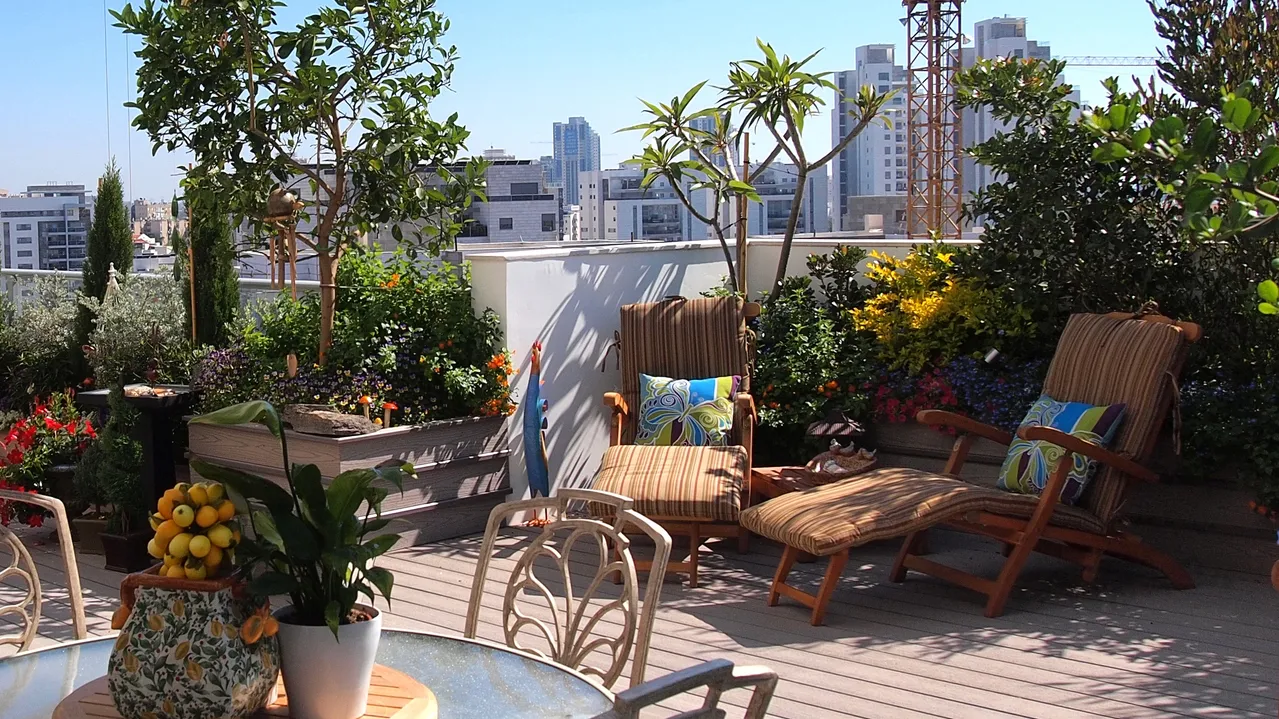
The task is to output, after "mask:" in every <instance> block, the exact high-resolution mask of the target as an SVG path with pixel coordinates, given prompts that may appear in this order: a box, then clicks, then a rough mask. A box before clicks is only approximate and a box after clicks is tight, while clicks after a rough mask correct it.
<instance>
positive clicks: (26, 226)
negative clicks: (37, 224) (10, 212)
mask: <svg viewBox="0 0 1279 719" xmlns="http://www.w3.org/2000/svg"><path fill="white" fill-rule="evenodd" d="M13 229H15V230H29V229H31V223H30V222H27V223H24V224H20V225H17V226H16V227H14V228H13Z"/></svg>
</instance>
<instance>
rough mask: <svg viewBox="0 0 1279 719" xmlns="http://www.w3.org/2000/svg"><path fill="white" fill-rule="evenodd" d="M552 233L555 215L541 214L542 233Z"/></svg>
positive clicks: (552, 213) (549, 213) (550, 213)
mask: <svg viewBox="0 0 1279 719" xmlns="http://www.w3.org/2000/svg"><path fill="white" fill-rule="evenodd" d="M554 231H555V213H554V212H543V213H542V232H554Z"/></svg>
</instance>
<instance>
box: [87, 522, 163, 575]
mask: <svg viewBox="0 0 1279 719" xmlns="http://www.w3.org/2000/svg"><path fill="white" fill-rule="evenodd" d="M99 536H100V537H101V538H102V553H103V554H105V555H106V568H107V569H109V570H111V571H113V572H124V573H126V574H128V573H130V572H140V571H142V570H144V569H146V568H147V567H149V566H151V564H152V563H153V562H154V561H155V559H154V558H153V557H152V556H151V555H150V554H147V542H149V541H151V538H152V537H154V536H155V534H154V533H152V532H145V531H143V532H132V533H130V534H109V533H107V532H103V533H102V534H101V535H99Z"/></svg>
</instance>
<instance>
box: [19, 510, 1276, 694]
mask: <svg viewBox="0 0 1279 719" xmlns="http://www.w3.org/2000/svg"><path fill="white" fill-rule="evenodd" d="M511 534H512V536H510V537H508V538H506V539H504V540H502V541H501V542H500V543H499V546H498V552H497V558H496V559H495V561H494V563H493V569H492V570H491V572H490V575H489V578H488V580H487V581H486V583H485V586H484V595H483V596H484V599H483V607H484V608H483V610H482V611H481V614H480V625H479V634H480V636H481V637H484V638H486V639H491V640H495V641H501V640H502V634H503V630H502V626H501V614H500V606H501V602H502V590H503V588H504V586H505V585H504V582H505V579H506V576H507V574H508V573H509V572H510V569H511V567H512V566H513V560H512V559H511V554H512V548H513V547H514V545H515V544H516V543H517V542H518V541H519V540H520V539H521V535H520V533H519V532H518V531H513V532H512V533H511ZM936 534H937V536H936V537H935V541H934V545H935V549H936V550H937V551H938V555H939V558H940V559H941V561H945V562H947V563H950V564H955V565H957V566H960V567H961V568H964V569H967V570H970V571H972V570H980V571H984V572H987V573H993V572H995V571H997V569H998V566H999V561H1000V559H1001V558H1000V557H999V555H998V553H997V552H996V551H995V550H994V548H993V547H992V545H989V544H983V543H982V542H981V541H980V540H977V539H975V538H972V537H968V536H965V535H960V534H957V533H951V532H938V533H936ZM40 536H43V537H45V538H44V539H43V541H42V540H41V539H40V538H39V537H40ZM30 546H31V549H32V550H33V551H32V555H33V557H34V559H35V561H36V564H37V566H38V569H39V572H40V576H41V580H42V585H43V590H44V592H45V595H46V605H45V610H44V619H43V621H42V623H41V627H40V634H41V636H40V639H39V640H38V641H37V646H46V645H48V644H50V643H54V642H59V641H66V640H68V639H70V638H71V637H72V628H71V623H70V617H71V610H70V603H69V600H68V597H67V591H66V589H65V587H66V582H65V580H66V574H65V571H64V569H63V568H62V566H61V564H62V562H61V557H60V555H59V554H58V552H57V547H56V545H55V544H53V543H52V542H51V541H48V539H47V535H38V536H37V538H36V543H34V544H33V545H30ZM731 546H732V543H730V542H714V541H713V542H710V543H708V545H707V547H706V548H705V549H704V550H703V556H702V562H703V573H702V577H703V583H702V587H700V588H698V589H689V588H687V587H686V586H684V584H683V583H682V582H680V581H679V579H678V578H672V579H669V580H668V581H666V582H665V583H664V584H663V593H662V602H661V605H660V608H659V610H658V614H657V620H656V624H655V632H654V640H653V646H652V650H651V652H650V656H649V668H648V676H649V677H654V676H659V675H661V674H664V673H666V672H670V671H675V670H677V669H681V668H684V667H687V666H689V665H692V664H695V663H697V662H699V661H703V660H705V659H710V658H715V657H724V658H728V659H731V660H733V661H735V662H738V663H743V664H764V665H767V666H770V667H772V668H773V669H775V670H776V671H777V672H778V673H779V674H780V675H781V677H782V681H781V684H780V685H779V687H778V692H777V698H776V699H775V700H774V702H773V704H772V708H771V711H770V715H771V716H776V717H783V718H786V719H791V718H793V719H809V718H813V719H824V718H825V717H867V718H873V719H880V718H881V717H887V718H890V719H896V718H898V717H901V718H903V719H907V718H908V719H921V718H924V717H956V718H964V719H967V718H973V719H977V718H981V719H985V718H987V717H992V718H996V719H1008V718H1010V717H1036V718H1042V719H1094V718H1096V717H1119V718H1122V719H1146V718H1148V717H1244V718H1248V717H1274V716H1275V709H1276V700H1275V693H1276V688H1277V686H1279V682H1277V681H1276V680H1277V679H1279V612H1276V611H1274V610H1275V608H1276V599H1277V598H1276V596H1275V593H1274V590H1273V589H1271V588H1270V586H1269V582H1268V581H1267V578H1266V577H1264V576H1261V575H1259V574H1254V573H1248V572H1241V571H1232V570H1228V569H1222V568H1219V567H1212V566H1191V567H1190V569H1191V571H1192V572H1193V573H1194V574H1195V577H1196V580H1197V581H1198V582H1199V587H1198V588H1197V589H1194V590H1190V591H1186V592H1177V591H1174V590H1172V589H1171V588H1169V586H1168V585H1167V583H1166V582H1165V581H1164V580H1163V579H1162V578H1160V577H1158V576H1157V575H1155V574H1154V573H1153V572H1150V571H1148V570H1146V569H1143V568H1140V567H1132V566H1129V565H1126V564H1124V563H1121V562H1112V561H1109V560H1108V561H1107V562H1106V563H1105V564H1104V565H1103V570H1102V574H1101V578H1100V581H1099V582H1098V583H1097V584H1096V585H1094V586H1088V587H1085V586H1081V585H1080V584H1079V583H1078V574H1077V572H1075V571H1073V570H1072V569H1071V568H1070V567H1069V565H1065V564H1062V563H1060V562H1057V561H1055V560H1051V559H1048V558H1040V557H1037V558H1035V559H1034V560H1033V561H1032V562H1031V563H1030V565H1029V566H1028V568H1027V570H1026V573H1025V574H1024V579H1023V581H1022V582H1021V583H1020V584H1019V586H1018V589H1017V591H1015V592H1014V594H1013V596H1012V599H1011V600H1010V602H1009V608H1008V611H1007V613H1006V614H1005V615H1004V616H1003V617H1000V618H997V619H987V618H985V617H983V616H982V613H981V603H980V601H979V599H978V597H976V596H975V595H973V594H971V593H968V592H966V591H964V590H962V589H958V588H955V587H951V586H948V585H945V584H943V583H940V582H938V581H936V580H932V579H930V578H926V577H922V576H921V575H917V574H911V575H910V576H909V578H908V580H907V581H906V582H904V583H902V584H892V583H890V582H888V581H887V579H886V576H887V573H888V567H889V566H890V565H891V562H892V559H893V555H894V553H895V551H896V546H895V545H893V544H892V543H884V544H876V545H871V546H867V547H863V548H860V549H858V550H855V551H854V553H853V555H852V557H851V558H850V562H849V566H848V569H847V570H846V572H845V576H844V577H843V579H842V581H841V583H840V585H839V587H838V589H837V590H836V592H835V597H834V601H833V602H832V604H831V608H830V611H829V612H828V614H827V626H823V627H812V626H810V625H809V624H808V622H807V611H806V610H805V609H803V608H802V607H799V606H797V605H795V604H793V603H789V602H786V601H785V600H783V603H782V605H781V606H779V607H776V608H770V607H766V606H765V605H764V596H765V594H766V592H767V588H768V583H769V580H770V578H771V575H772V570H773V568H774V566H775V565H776V561H777V558H778V555H779V552H778V549H777V547H775V546H774V545H771V544H770V543H768V542H765V541H762V540H757V541H756V542H755V543H754V546H753V548H752V552H751V553H749V554H745V555H739V554H737V553H736V552H735V551H733V550H732V549H731ZM479 549H480V539H479V538H478V537H465V538H460V539H454V540H449V541H445V542H439V543H436V544H431V545H426V546H421V547H413V548H407V549H403V550H398V551H396V552H393V553H392V554H390V555H387V556H386V557H384V558H383V559H382V560H380V561H381V563H382V564H383V565H384V566H386V567H388V568H389V569H392V570H393V571H394V572H395V573H396V579H397V582H396V590H395V592H394V594H393V597H394V599H393V602H392V603H391V605H390V606H389V607H387V617H386V624H387V626H389V627H405V628H418V629H429V630H434V631H444V632H461V631H462V629H463V625H464V622H465V616H466V611H467V601H468V599H469V595H470V587H471V583H472V577H473V573H474V568H475V560H476V556H477V553H478V552H479ZM638 551H640V552H643V551H644V550H643V548H640V549H639V550H638ZM77 560H78V564H79V572H80V576H81V583H82V587H83V591H84V597H85V604H86V609H87V612H88V627H89V631H90V633H91V634H97V635H103V634H110V627H109V625H110V616H111V612H112V611H113V610H114V609H115V607H116V606H117V605H118V586H119V581H120V578H121V576H122V575H120V574H117V573H115V572H109V571H107V570H106V569H104V568H103V566H102V558H101V557H97V556H88V555H78V558H77ZM823 568H824V565H823V564H822V563H820V562H819V563H817V564H811V565H800V566H799V567H798V568H797V570H796V573H795V575H794V576H793V581H795V582H796V583H798V584H801V585H802V584H805V583H807V584H809V585H810V586H811V585H815V584H816V583H817V582H818V581H819V580H820V573H821V571H822V570H823ZM583 576H584V575H581V574H580V573H578V568H577V566H576V565H575V574H574V579H575V580H576V581H580V580H581V579H582V578H583ZM6 591H12V588H6V587H5V586H3V585H0V599H3V597H4V595H5V592H6ZM605 593H607V591H606V592H605ZM535 613H536V612H535ZM604 624H605V626H608V627H611V626H614V625H615V622H614V621H611V620H608V619H606V620H605V622H604ZM3 629H4V625H2V624H0V631H2V630H3ZM4 651H5V650H0V653H3V652H4ZM628 671H629V667H628ZM628 676H629V675H628V674H627V675H624V676H623V678H622V679H620V680H619V682H618V684H617V686H618V687H619V688H620V687H625V686H627V684H628ZM747 698H748V697H747V696H746V695H745V693H743V692H735V693H730V694H729V695H727V696H726V697H725V702H726V703H727V704H728V705H729V707H730V716H734V714H733V711H734V710H735V711H736V715H740V713H741V709H742V707H743V706H744V705H745V702H746V700H747ZM697 702H698V700H697V699H696V698H694V697H691V696H686V697H677V698H675V699H672V700H670V701H668V702H666V703H665V704H663V707H664V708H665V709H667V710H671V711H674V710H685V709H689V708H692V707H694V706H696V704H697ZM658 715H660V713H659V714H654V716H658Z"/></svg>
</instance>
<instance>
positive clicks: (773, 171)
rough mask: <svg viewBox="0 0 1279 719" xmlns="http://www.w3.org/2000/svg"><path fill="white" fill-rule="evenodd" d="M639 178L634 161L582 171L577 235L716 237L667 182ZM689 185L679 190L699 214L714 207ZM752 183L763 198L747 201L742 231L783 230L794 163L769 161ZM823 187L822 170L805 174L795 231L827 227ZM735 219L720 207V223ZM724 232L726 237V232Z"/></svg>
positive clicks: (619, 238)
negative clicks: (579, 224)
mask: <svg viewBox="0 0 1279 719" xmlns="http://www.w3.org/2000/svg"><path fill="white" fill-rule="evenodd" d="M752 171H753V170H752ZM643 180H644V171H643V170H642V169H641V168H640V167H639V165H638V164H637V163H634V162H626V163H622V165H621V166H620V167H618V168H616V169H610V170H597V171H593V172H584V173H581V175H580V176H579V186H578V194H579V196H580V197H581V198H582V201H581V228H582V229H581V236H582V239H583V240H604V241H613V242H638V241H645V242H674V241H679V240H704V239H709V238H713V237H714V236H715V234H714V232H713V231H711V229H710V228H709V227H707V226H706V224H704V223H703V222H701V221H700V220H698V219H697V218H696V217H694V216H693V214H692V213H691V212H689V211H688V208H686V207H685V206H684V204H683V203H682V202H681V201H680V199H679V196H678V194H677V193H676V192H675V188H673V187H672V186H671V184H670V182H669V181H667V180H666V179H665V178H657V179H656V180H654V181H653V182H652V183H651V184H650V185H649V186H648V187H643V186H642V183H643ZM692 184H693V183H692V180H691V179H690V180H687V181H686V182H685V184H684V186H683V191H684V194H685V195H686V196H687V197H689V198H690V200H691V201H692V202H693V205H694V207H696V208H697V210H698V212H699V213H701V214H702V215H703V216H706V217H709V216H710V215H711V214H712V211H713V207H712V206H711V200H712V195H711V192H710V191H709V190H694V189H692ZM754 184H755V190H756V192H758V193H759V195H760V199H761V200H762V202H750V203H748V206H747V210H746V221H747V234H749V235H780V234H784V233H785V231H786V222H787V218H788V217H789V215H790V210H791V205H792V203H793V201H794V196H795V192H796V188H797V187H798V173H797V171H796V168H795V166H794V165H789V164H785V163H774V164H772V165H770V166H769V167H768V168H766V169H765V170H764V171H763V172H761V173H759V175H758V176H757V178H756V180H755V183H754ZM826 185H827V175H826V168H824V167H822V168H818V169H817V170H815V171H813V172H812V173H810V175H809V177H808V178H807V180H806V184H805V190H804V197H803V200H802V205H801V208H800V214H799V223H798V224H797V225H796V233H800V234H805V233H813V232H828V231H829V230H830V214H829V212H828V209H827V204H826V202H827V189H826ZM734 217H735V210H734V208H732V207H731V206H730V207H726V208H724V210H723V212H722V221H723V222H724V223H725V224H726V225H729V226H731V225H733V223H734ZM727 234H729V235H731V234H732V232H731V230H730V231H729V233H727Z"/></svg>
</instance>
